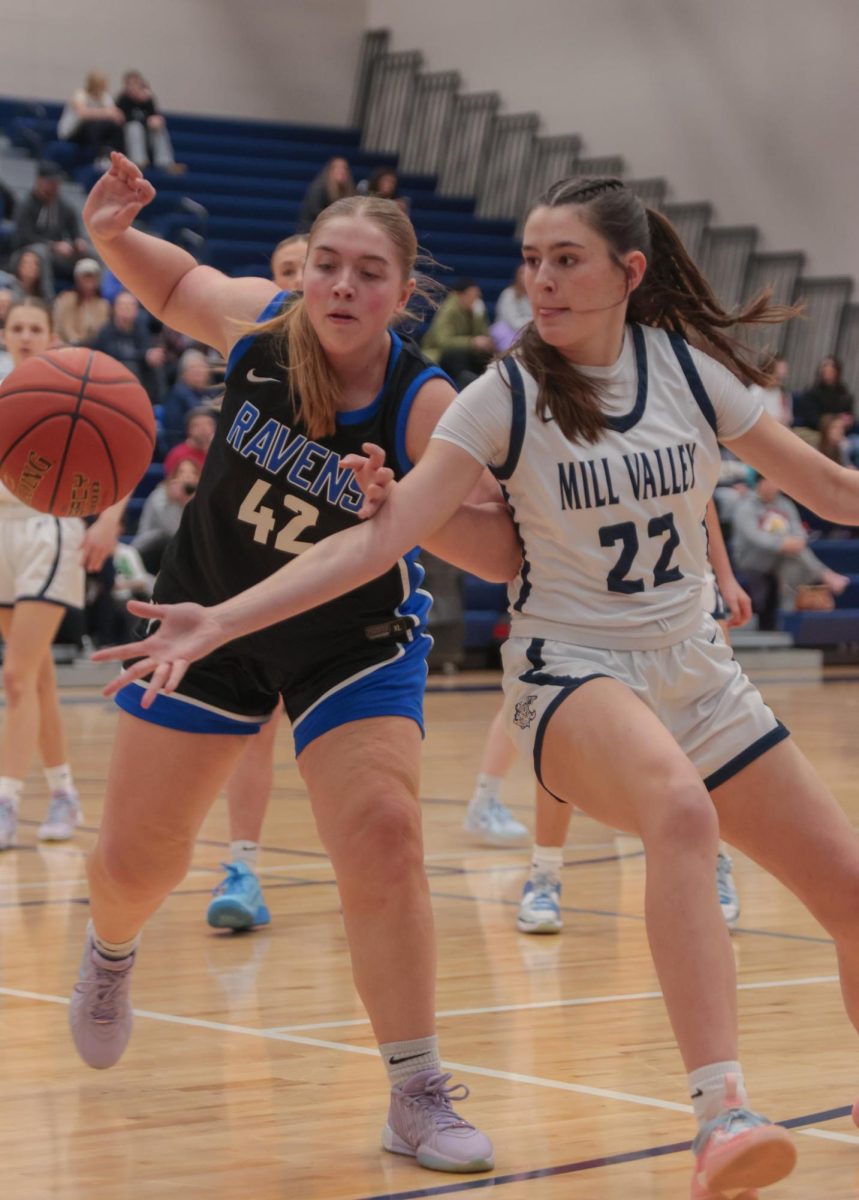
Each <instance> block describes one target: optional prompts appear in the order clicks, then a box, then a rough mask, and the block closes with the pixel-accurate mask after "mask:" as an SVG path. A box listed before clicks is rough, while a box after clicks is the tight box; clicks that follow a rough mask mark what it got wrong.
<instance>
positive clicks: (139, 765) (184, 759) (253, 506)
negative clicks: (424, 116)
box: [70, 155, 520, 1171]
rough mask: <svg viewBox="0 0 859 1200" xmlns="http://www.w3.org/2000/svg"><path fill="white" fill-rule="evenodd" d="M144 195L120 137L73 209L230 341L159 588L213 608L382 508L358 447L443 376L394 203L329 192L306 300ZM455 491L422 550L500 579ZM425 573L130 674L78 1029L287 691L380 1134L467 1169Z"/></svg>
mask: <svg viewBox="0 0 859 1200" xmlns="http://www.w3.org/2000/svg"><path fill="white" fill-rule="evenodd" d="M153 196H154V189H153V188H152V185H151V184H150V183H148V182H147V181H146V180H144V179H143V177H142V175H141V173H140V172H139V171H138V170H137V168H136V167H134V166H133V165H132V164H131V163H129V162H128V160H127V159H125V158H124V157H123V156H122V155H114V156H113V161H112V166H111V169H110V171H109V172H108V173H107V174H106V175H104V176H103V177H102V178H101V179H100V180H99V182H98V183H96V185H95V187H94V188H93V190H92V192H91V194H90V197H89V199H88V201H87V204H86V208H85V211H84V216H85V219H86V221H87V225H88V228H89V231H90V234H91V236H92V238H93V240H94V242H95V244H96V246H97V248H98V250H99V252H100V254H101V256H102V257H103V259H104V261H105V262H106V263H107V264H108V265H109V266H110V268H111V269H112V270H113V271H114V272H115V274H116V275H117V276H118V277H119V278H120V279H122V281H123V283H124V284H125V285H126V286H127V287H128V288H129V289H130V290H131V291H133V292H134V293H135V294H136V295H137V296H138V297H139V299H140V300H141V302H142V303H143V305H144V306H145V307H146V308H147V309H148V310H149V311H150V312H152V313H154V314H155V315H156V316H157V317H159V318H160V319H163V320H164V321H165V322H166V323H167V324H169V325H170V326H171V327H173V328H176V329H180V330H182V331H183V332H185V333H187V334H189V335H191V336H192V337H195V338H198V339H199V340H201V341H204V342H207V343H209V344H211V345H213V346H214V347H216V348H217V349H219V350H221V351H222V352H223V353H224V355H225V357H227V376H226V394H225V397H224V401H223V407H222V410H221V413H220V416H219V422H218V433H217V436H216V438H215V441H214V443H213V445H212V447H211V449H210V450H209V454H208V457H207V460H206V464H205V466H204V468H203V473H202V476H201V480H200V486H199V488H198V490H197V493H196V495H195V496H194V498H193V500H192V501H191V502H190V503H189V504H188V506H187V507H186V509H185V512H184V515H183V521H182V525H181V527H180V530H179V533H178V534H177V536H176V538H175V540H174V542H173V543H172V544H171V546H170V547H169V548H168V550H167V552H166V555H165V559H164V563H163V566H162V570H161V574H160V575H159V578H158V582H157V587H156V596H157V597H158V599H159V600H162V601H164V600H166V601H171V602H175V601H188V600H193V601H196V602H198V603H202V604H212V603H216V602H218V601H220V600H225V599H227V598H229V597H231V596H233V595H235V594H236V593H237V592H240V591H241V590H242V589H244V588H246V587H248V586H249V585H251V584H253V583H256V582H259V581H261V580H263V579H265V578H266V577H267V576H269V575H271V574H272V573H273V572H276V571H277V570H278V569H279V567H281V566H282V565H283V564H284V563H285V562H288V561H290V560H291V559H294V558H298V557H299V556H300V555H301V554H302V553H303V552H304V551H306V550H308V549H310V548H311V547H312V546H313V545H314V544H316V543H319V542H321V541H323V540H324V539H325V538H326V537H328V536H329V535H330V534H332V533H334V532H336V531H338V530H342V529H346V528H348V527H349V526H352V525H355V524H357V523H358V522H359V520H360V516H361V514H362V512H363V514H364V515H368V514H369V513H370V512H372V510H373V507H374V504H375V503H376V502H377V496H378V494H379V493H380V492H381V491H383V490H384V487H385V485H386V482H387V480H386V477H385V471H384V469H380V470H376V469H375V467H374V462H373V461H370V462H369V463H368V464H366V465H365V466H364V467H363V468H361V478H362V479H363V480H364V486H365V487H367V489H368V497H369V502H367V501H365V499H364V496H363V495H362V491H361V488H360V487H359V486H358V484H357V483H356V480H355V476H354V474H353V471H352V469H351V467H352V466H353V465H354V466H358V465H359V462H360V461H362V460H359V459H356V458H354V457H353V456H354V455H355V454H356V453H358V454H360V452H361V450H362V447H369V446H370V443H378V446H379V447H381V450H382V451H384V453H385V455H386V457H387V460H388V463H389V464H390V470H391V471H392V472H393V474H394V475H395V476H397V477H399V476H401V475H403V474H404V473H405V472H407V471H408V470H409V467H410V466H411V464H412V463H413V462H414V461H416V460H417V459H418V458H419V457H420V456H421V455H422V453H423V451H424V448H425V447H426V445H427V443H428V441H429V437H430V435H431V433H432V430H433V428H434V427H435V424H436V422H437V420H438V417H439V415H440V414H441V412H442V411H443V410H444V409H445V408H446V406H447V405H448V403H449V402H450V400H451V399H452V398H453V394H454V393H453V388H452V386H451V384H450V382H449V381H448V380H447V378H446V377H445V376H444V375H443V374H442V373H441V372H440V371H439V369H438V368H437V367H436V366H434V365H433V364H432V363H429V362H428V361H427V360H426V359H424V358H423V356H422V355H421V354H420V352H419V351H418V350H417V349H416V347H414V346H413V345H412V344H411V343H409V342H408V341H405V340H403V339H401V338H400V337H399V336H398V335H397V334H396V333H395V332H393V331H392V330H390V328H389V326H390V324H391V322H392V321H393V320H395V319H396V318H397V317H398V316H399V315H400V314H402V313H403V312H404V310H405V308H406V306H407V304H408V301H409V299H410V297H411V295H412V293H413V291H414V290H415V286H416V285H415V279H414V266H415V259H416V253H417V245H416V240H415V234H414V230H413V228H412V225H411V222H410V221H409V219H408V218H407V217H406V216H405V215H404V214H403V212H402V210H401V209H400V208H399V206H398V205H396V204H393V203H392V202H390V201H386V200H380V199H378V198H369V197H368V198H365V197H354V198H350V199H348V200H343V201H339V202H337V203H335V204H333V205H331V206H330V207H329V208H327V209H326V210H325V212H324V213H323V214H322V215H321V216H320V217H319V218H318V219H317V222H316V224H315V225H314V227H313V230H312V232H311V235H310V242H309V247H308V257H307V263H306V266H305V274H304V294H303V296H302V297H300V298H296V297H290V296H288V295H285V294H284V293H282V292H279V291H278V290H277V288H276V287H275V286H274V285H273V284H272V283H270V282H267V281H265V280H262V279H228V278H227V277H226V276H224V275H222V274H220V273H219V272H217V271H214V270H212V269H210V268H208V267H200V266H198V265H197V263H196V262H195V261H194V259H193V258H191V256H190V255H188V254H187V253H186V252H185V251H183V250H181V249H179V248H178V247H176V246H173V245H170V244H168V243H166V242H162V241H160V240H158V239H156V238H153V237H150V236H148V235H146V234H144V233H141V232H139V231H137V230H134V229H132V228H131V222H132V221H133V219H134V218H135V217H136V216H137V214H138V212H139V211H140V210H141V208H143V206H144V205H145V204H147V203H148V202H149V201H150V200H151V199H152V197H153ZM373 453H374V454H375V453H376V452H375V451H373ZM378 457H379V456H378V455H377V458H378ZM470 501H471V502H470V503H469V504H466V505H464V506H463V507H462V508H460V509H459V511H458V512H457V514H456V515H455V516H454V517H453V519H452V520H451V521H450V522H449V523H448V524H447V525H446V526H445V528H444V530H443V531H442V532H441V534H440V535H439V536H438V537H436V538H433V539H431V540H430V541H429V542H428V548H429V549H431V550H432V551H433V552H434V553H437V554H440V555H441V556H443V557H446V558H449V559H450V560H451V561H454V562H456V563H457V565H461V566H463V567H466V568H467V569H470V570H474V571H477V572H479V573H481V574H484V575H486V576H487V577H490V578H495V579H506V578H510V577H511V576H512V575H513V574H515V572H516V570H517V568H518V563H519V556H520V552H519V544H518V540H517V537H516V534H515V531H514V529H513V525H512V522H511V520H510V518H509V515H508V513H507V510H506V506H505V505H504V504H503V502H502V501H501V497H500V492H499V491H498V489H497V485H496V484H495V482H494V481H493V480H492V478H491V476H489V475H487V476H485V479H484V480H483V481H482V482H481V484H480V485H478V488H477V489H476V490H475V492H474V493H473V494H472V496H471V497H470ZM421 578H422V571H421V568H420V565H419V563H418V561H417V557H416V552H415V551H412V552H410V553H407V554H405V555H403V556H402V558H400V559H399V560H398V561H397V563H396V564H395V565H394V566H393V567H392V568H391V569H390V570H387V571H386V572H384V573H383V574H382V575H381V576H380V577H379V578H378V579H374V580H370V581H368V582H366V583H365V584H364V585H362V586H361V587H360V588H356V589H355V590H354V591H353V592H352V593H351V594H350V595H349V596H347V597H344V598H342V599H337V600H334V601H332V602H331V603H330V604H326V605H324V606H323V607H321V608H320V609H318V610H317V611H315V612H309V613H306V614H304V615H302V616H301V617H300V618H299V619H298V620H297V621H295V622H287V623H283V624H281V625H278V626H277V627H275V628H272V629H268V630H266V631H264V632H262V633H259V634H252V635H251V636H250V637H248V638H245V639H243V640H242V641H241V642H237V643H234V644H233V645H232V646H230V647H229V648H228V649H226V650H224V651H223V652H222V651H218V652H216V653H215V654H213V655H211V656H209V657H208V658H207V659H205V660H203V661H201V662H199V663H197V664H195V665H194V666H193V667H192V668H191V669H190V670H189V671H188V673H187V675H186V677H185V680H184V682H183V684H182V687H181V689H180V692H179V693H177V694H176V695H173V696H170V697H159V698H158V700H157V701H156V703H155V704H153V705H152V706H151V707H148V706H147V705H146V704H145V703H144V702H143V699H144V694H145V693H144V687H143V686H141V685H139V684H137V683H134V684H132V685H130V686H129V687H125V688H123V689H122V690H121V692H120V695H119V697H118V700H119V703H120V706H121V707H122V708H123V709H124V710H125V711H124V712H123V713H122V714H121V715H120V719H119V724H118V728H117V737H116V742H115V745H114V753H113V760H112V765H111V770H110V775H109V783H108V789H107V796H106V800H105V809H104V816H103V820H102V826H101V831H100V833H99V837H98V840H97V842H96V845H95V847H94V849H93V852H92V855H91V857H90V862H89V877H90V905H91V913H92V924H91V926H90V929H89V931H88V935H87V942H86V948H85V952H84V958H83V964H82V968H81V977H80V980H79V982H78V983H77V985H76V986H75V990H74V995H73V998H72V1005H71V1010H70V1022H71V1027H72V1032H73V1035H74V1038H75V1044H76V1046H77V1048H78V1051H79V1053H80V1054H81V1057H82V1058H83V1059H84V1060H85V1061H86V1062H87V1063H89V1065H91V1066H96V1067H107V1066H111V1065H113V1064H114V1063H115V1062H116V1061H117V1060H118V1059H119V1058H120V1056H121V1054H122V1052H123V1050H124V1048H125V1045H126V1044H127V1041H128V1038H129V1036H130V1033H131V1003H130V994H129V993H130V974H131V968H132V966H133V964H134V962H135V958H136V951H137V944H138V937H139V933H140V930H141V928H142V926H143V924H144V922H145V920H146V919H147V917H148V916H149V915H150V914H151V913H152V912H154V911H155V910H156V909H157V908H158V906H159V905H160V904H161V901H162V900H163V899H164V897H165V896H166V895H167V893H168V892H169V891H170V890H171V888H173V887H175V886H176V884H177V883H179V881H180V880H181V879H182V878H183V876H184V874H185V872H186V870H187V867H188V864H189V862H190V859H191V852H192V848H193V844H194V839H195V837H196V834H197V831H198V829H199V827H200V824H201V822H202V820H203V818H204V816H205V814H206V812H207V811H208V809H209V807H210V805H211V803H212V801H213V799H214V797H215V796H216V795H217V793H218V791H219V789H220V787H221V786H222V785H223V783H224V781H225V780H226V778H227V777H228V775H229V773H230V771H231V769H232V768H233V766H234V765H235V763H236V760H237V758H238V756H239V755H240V753H241V751H242V748H243V746H244V745H245V743H246V738H247V735H248V734H250V733H254V732H256V731H258V730H259V728H260V726H261V724H262V723H264V722H265V721H266V720H267V719H268V718H269V716H270V715H271V713H272V712H273V711H274V710H275V708H276V707H277V705H278V704H279V703H280V701H281V698H282V699H283V702H284V704H285V707H286V710H287V713H288V715H289V717H290V719H291V721H292V723H293V729H294V734H295V743H296V753H297V757H298V765H299V769H300V771H301V773H302V776H303V779H304V782H305V784H306V786H307V790H308V793H309V795H310V799H311V804H312V806H313V810H314V815H315V817H316V821H317V826H318V828H319V833H320V836H321V838H322V841H323V843H324V845H325V847H326V849H327V851H328V853H329V855H330V857H331V861H332V863H333V866H334V869H335V872H336V875H337V881H338V885H339V889H340V896H341V902H342V906H343V917H344V923H345V926H346V932H347V936H348V939H349V945H350V950H351V954H352V966H353V972H354V976H355V981H356V985H357V988H358V991H359V992H360V994H361V997H362V999H363V1001H364V1003H365V1005H366V1007H367V1010H368V1013H369V1015H370V1019H371V1022H372V1025H373V1028H374V1031H375V1033H376V1036H377V1037H378V1040H379V1043H380V1046H381V1051H382V1054H383V1057H384V1060H385V1063H386V1066H387V1069H388V1073H389V1076H390V1079H391V1084H392V1090H391V1107H390V1111H389V1116H388V1123H387V1125H386V1126H385V1130H384V1134H383V1144H384V1146H385V1147H386V1149H388V1150H391V1151H394V1152H395V1153H400V1154H409V1155H413V1156H415V1157H417V1159H418V1161H419V1162H420V1163H421V1164H422V1165H424V1166H426V1167H429V1168H431V1169H435V1170H443V1171H445V1170H448V1171H480V1170H487V1169H489V1168H490V1167H491V1166H492V1163H493V1152H492V1145H491V1143H490V1142H489V1140H488V1138H486V1137H485V1136H484V1135H483V1134H482V1133H480V1132H479V1131H478V1130H477V1129H475V1128H474V1127H473V1126H472V1125H470V1124H469V1123H468V1122H465V1121H463V1120H462V1119H461V1118H459V1117H457V1116H456V1114H454V1113H453V1111H452V1108H451V1092H452V1089H451V1088H449V1087H448V1081H449V1079H450V1076H449V1075H446V1074H443V1073H442V1072H441V1070H440V1066H439V1055H438V1048H437V1045H436V1038H435V1033H434V1011H433V992H434V976H435V948H434V938H433V926H432V915H431V911H430V904H429V889H428V886H427V882H426V876H425V873H424V868H423V848H422V841H421V822H420V807H419V803H418V777H419V750H420V740H421V732H422V698H423V688H424V682H425V676H426V666H425V658H426V653H427V648H428V645H429V638H428V636H427V635H426V633H425V617H426V613H427V609H428V607H429V604H430V598H429V596H428V595H427V594H426V593H424V592H422V591H421V588H420V581H421ZM457 1094H461V1093H457Z"/></svg>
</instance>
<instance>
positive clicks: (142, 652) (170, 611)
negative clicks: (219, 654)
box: [92, 600, 228, 708]
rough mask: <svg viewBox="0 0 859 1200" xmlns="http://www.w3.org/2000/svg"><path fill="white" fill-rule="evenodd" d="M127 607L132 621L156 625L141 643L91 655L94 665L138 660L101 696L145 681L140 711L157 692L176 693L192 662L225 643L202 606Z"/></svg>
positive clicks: (143, 604) (209, 612)
mask: <svg viewBox="0 0 859 1200" xmlns="http://www.w3.org/2000/svg"><path fill="white" fill-rule="evenodd" d="M127 607H128V611H129V612H130V613H132V614H133V615H134V616H135V617H143V619H144V620H149V621H159V622H160V624H159V626H158V628H157V629H156V630H155V632H154V633H151V634H150V635H149V637H147V638H143V640H142V641H139V642H127V643H126V644H125V645H124V646H108V647H106V648H105V649H104V650H97V651H96V652H95V654H93V656H92V657H93V661H94V662H111V661H115V660H118V661H120V662H121V661H123V660H124V659H128V658H136V659H137V660H138V661H137V662H135V663H133V664H132V665H131V666H130V667H126V668H125V669H124V670H123V671H122V672H121V674H120V675H118V676H117V678H116V679H114V680H112V681H111V682H110V683H109V684H108V685H107V687H106V688H105V689H104V695H105V696H113V695H115V694H116V692H118V691H119V689H120V688H123V687H125V685H126V684H127V683H132V682H134V680H137V679H148V680H149V682H148V685H147V688H146V692H145V694H144V697H143V701H142V703H143V707H144V708H149V706H150V705H151V704H152V702H153V700H154V699H155V697H156V696H157V695H158V693H159V692H166V693H167V694H169V693H170V692H173V691H175V690H176V688H177V687H178V685H179V683H180V682H181V680H182V677H183V675H184V674H185V672H186V671H187V670H188V667H189V665H190V664H191V663H192V662H195V661H196V660H197V659H198V658H204V657H205V656H206V655H207V654H211V653H212V651H213V650H217V648H218V647H219V646H222V645H223V644H224V642H226V641H228V638H226V637H225V636H224V633H223V630H222V628H221V626H220V625H219V624H218V621H217V619H216V618H215V617H214V616H213V615H212V610H211V609H210V608H204V607H203V605H202V604H150V603H148V602H146V601H143V600H129V602H128V605H127Z"/></svg>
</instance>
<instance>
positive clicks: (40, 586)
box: [0, 299, 124, 850]
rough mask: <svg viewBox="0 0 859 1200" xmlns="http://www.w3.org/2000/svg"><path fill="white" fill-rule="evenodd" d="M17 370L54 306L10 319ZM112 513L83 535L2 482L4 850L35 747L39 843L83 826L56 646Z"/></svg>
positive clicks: (16, 311)
mask: <svg viewBox="0 0 859 1200" xmlns="http://www.w3.org/2000/svg"><path fill="white" fill-rule="evenodd" d="M5 336H6V346H7V349H8V351H9V354H10V356H11V359H12V364H13V367H17V366H19V365H20V364H21V363H23V362H25V361H26V360H27V359H28V358H31V357H32V356H33V355H34V354H42V353H44V351H45V350H47V349H48V347H49V346H50V344H51V337H52V326H51V314H50V311H49V309H48V308H47V307H46V306H45V305H44V304H43V303H42V302H41V301H40V300H33V299H27V300H23V301H21V302H19V303H17V304H13V305H12V307H11V308H10V309H9V313H8V315H7V317H6V327H5ZM123 507H124V505H117V506H114V509H112V510H108V512H107V513H106V514H102V516H101V517H99V518H98V520H97V521H96V522H95V524H93V525H92V526H91V527H90V529H89V530H88V531H87V530H85V528H84V523H83V521H80V520H78V518H77V517H68V518H63V519H62V520H60V519H58V518H57V517H52V516H47V515H45V514H43V513H38V512H34V510H33V509H32V508H28V507H27V505H26V504H23V503H22V502H21V501H20V500H17V499H16V498H15V497H14V496H13V495H12V493H11V492H10V491H9V490H8V489H7V488H5V487H3V486H2V485H0V632H2V634H3V642H4V655H3V690H4V692H5V697H6V712H5V717H4V722H3V735H2V741H0V850H8V849H10V848H11V847H12V846H14V845H15V837H16V832H17V825H18V805H19V803H20V797H21V791H22V789H23V786H24V779H25V777H26V774H27V771H28V769H29V765H30V760H31V758H32V756H33V751H34V750H35V748H36V744H37V742H38V746H39V751H40V753H41V756H42V760H43V762H44V765H45V777H46V780H47V783H48V788H49V790H50V793H51V799H50V806H49V810H48V814H47V817H46V819H45V821H44V822H43V823H42V825H41V826H40V827H39V830H38V834H39V837H40V838H41V839H42V840H43V841H64V840H65V839H67V838H70V837H71V836H72V834H73V833H74V830H75V827H76V826H77V825H78V823H79V822H80V819H81V811H80V803H79V800H78V794H77V791H76V789H75V786H74V781H73V779H72V773H71V768H70V767H69V764H68V755H67V750H66V738H65V731H64V729H63V721H62V717H61V715H60V705H59V698H58V696H57V680H56V675H55V673H54V660H53V658H52V657H51V643H52V642H53V640H54V637H55V635H56V633H57V630H58V629H59V627H60V623H61V621H62V619H63V614H64V612H65V610H66V609H67V608H83V603H84V579H85V575H84V565H83V564H84V561H86V563H87V565H88V566H90V567H91V569H93V570H98V569H99V568H100V567H101V565H102V563H103V562H104V559H105V558H106V557H107V556H108V554H110V553H111V552H112V550H113V547H114V546H115V544H116V537H117V533H118V523H119V515H120V514H121V511H122V508H123Z"/></svg>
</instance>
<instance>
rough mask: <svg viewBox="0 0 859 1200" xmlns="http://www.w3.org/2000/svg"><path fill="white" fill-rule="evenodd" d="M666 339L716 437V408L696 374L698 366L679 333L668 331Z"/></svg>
mask: <svg viewBox="0 0 859 1200" xmlns="http://www.w3.org/2000/svg"><path fill="white" fill-rule="evenodd" d="M668 340H669V342H670V343H671V349H672V350H673V351H674V353H675V355H676V356H677V361H678V362H679V363H680V367H681V369H682V371H683V374H684V375H685V376H686V382H687V383H688V384H689V389H690V391H691V392H692V395H693V396H694V397H695V402H696V404H697V405H698V407H699V408H700V410H701V412H702V414H703V416H704V420H705V421H706V422H707V424H708V425H709V426H710V428H711V429H712V430H713V433H715V435H716V437H718V436H719V430H718V422H717V420H716V410H715V409H714V408H713V402H712V401H711V399H710V397H709V396H708V395H707V389H706V388H705V387H704V384H703V382H702V380H701V376H700V375H699V374H698V368H697V367H696V366H695V363H694V362H693V360H692V355H691V354H690V353H689V347H688V345H687V344H686V340H685V338H683V337H681V336H680V334H679V333H669V334H668Z"/></svg>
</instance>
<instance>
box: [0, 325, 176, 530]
mask: <svg viewBox="0 0 859 1200" xmlns="http://www.w3.org/2000/svg"><path fill="white" fill-rule="evenodd" d="M154 446H155V416H154V414H153V412H152V404H151V402H150V400H149V397H148V395H147V394H146V392H145V390H144V389H143V387H142V386H141V384H140V381H139V380H138V379H137V378H136V376H134V375H132V373H131V371H129V370H128V369H127V368H126V367H124V366H123V365H122V363H119V362H117V361H116V359H115V358H110V356H109V355H107V354H102V353H101V352H100V351H98V350H88V349H86V348H85V347H69V348H66V349H63V350H49V351H48V352H47V353H46V354H40V355H39V356H38V357H36V358H31V359H29V360H28V361H27V362H25V363H22V364H21V366H19V367H16V368H15V370H14V371H13V372H12V373H11V375H8V376H7V377H6V379H5V380H4V381H3V383H2V385H0V483H3V484H5V485H6V487H7V488H8V489H9V491H10V492H12V493H13V494H14V495H15V496H17V498H18V499H19V500H23V501H24V503H25V504H29V505H30V507H31V508H35V509H38V511H39V512H44V513H52V514H53V515H54V516H55V517H89V516H92V515H93V514H95V513H99V512H101V511H102V510H103V509H105V508H108V507H109V506H110V505H111V504H115V503H116V501H117V500H121V499H122V498H123V497H125V496H127V495H128V494H129V493H130V492H132V491H133V490H134V487H135V485H136V484H137V482H138V481H139V479H140V477H141V476H142V475H143V472H144V471H145V470H146V468H147V467H148V466H149V463H150V461H151V459H152V451H153V448H154Z"/></svg>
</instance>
